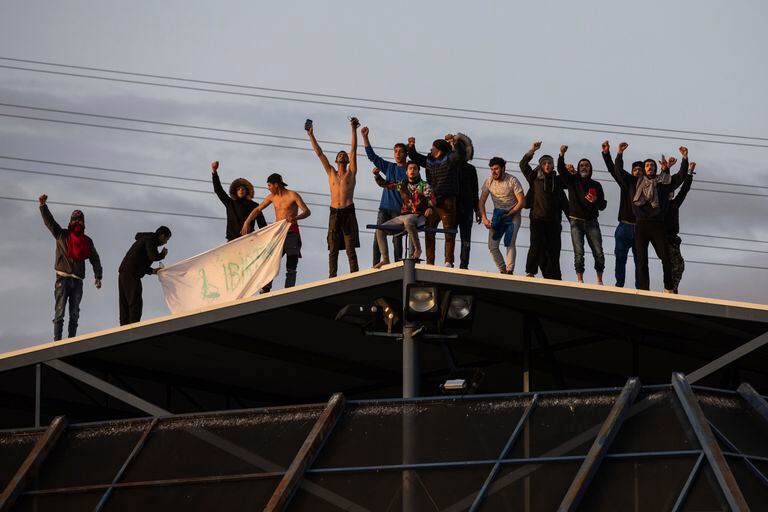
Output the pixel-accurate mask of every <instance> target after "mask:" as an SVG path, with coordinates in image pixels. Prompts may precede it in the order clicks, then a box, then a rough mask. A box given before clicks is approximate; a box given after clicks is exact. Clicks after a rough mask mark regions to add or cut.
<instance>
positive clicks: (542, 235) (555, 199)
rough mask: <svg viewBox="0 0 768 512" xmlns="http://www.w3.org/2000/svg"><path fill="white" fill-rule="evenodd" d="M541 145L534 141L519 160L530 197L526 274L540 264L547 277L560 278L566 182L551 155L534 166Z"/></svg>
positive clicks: (533, 272)
mask: <svg viewBox="0 0 768 512" xmlns="http://www.w3.org/2000/svg"><path fill="white" fill-rule="evenodd" d="M539 148H541V141H538V142H534V143H533V144H532V145H531V149H529V150H528V151H527V152H526V153H525V155H523V158H521V159H520V170H521V171H522V172H523V176H525V179H526V180H527V181H528V185H529V186H530V190H529V193H530V197H531V204H530V207H531V214H530V224H531V246H530V248H529V249H528V258H527V261H526V264H525V273H526V275H527V276H528V277H533V276H534V275H535V274H536V268H537V267H538V268H541V274H542V276H543V277H544V278H546V279H557V280H560V279H562V273H561V272H560V248H561V243H560V233H561V232H562V230H563V228H562V225H561V219H562V217H561V212H562V209H563V207H564V206H565V205H564V204H563V203H562V201H561V197H562V195H564V194H563V184H562V181H561V180H560V179H559V178H558V177H557V175H556V174H555V172H554V170H555V161H554V159H553V158H552V157H551V156H550V155H544V156H542V157H541V158H539V165H537V166H536V168H534V169H532V168H531V165H530V162H531V160H532V159H533V155H534V154H535V153H536V151H538V150H539Z"/></svg>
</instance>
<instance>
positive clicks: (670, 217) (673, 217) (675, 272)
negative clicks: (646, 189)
mask: <svg viewBox="0 0 768 512" xmlns="http://www.w3.org/2000/svg"><path fill="white" fill-rule="evenodd" d="M695 169H696V162H691V163H690V164H689V165H688V176H686V177H685V181H683V185H682V186H681V187H680V191H679V192H678V193H677V195H676V196H673V194H672V193H670V194H669V210H667V219H666V226H667V243H668V244H669V262H670V265H671V266H672V292H673V293H677V288H678V286H679V285H680V281H681V280H682V279H683V272H685V260H684V259H683V254H682V253H681V252H680V244H681V243H682V240H680V207H681V206H682V205H683V201H685V198H686V197H687V196H688V191H690V190H691V184H692V183H693V175H694V174H695V173H694V172H693V171H694V170H695Z"/></svg>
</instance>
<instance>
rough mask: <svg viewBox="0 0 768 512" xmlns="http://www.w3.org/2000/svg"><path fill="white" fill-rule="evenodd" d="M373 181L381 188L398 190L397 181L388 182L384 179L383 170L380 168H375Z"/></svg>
mask: <svg viewBox="0 0 768 512" xmlns="http://www.w3.org/2000/svg"><path fill="white" fill-rule="evenodd" d="M373 179H374V180H375V181H376V184H377V185H378V186H380V187H381V188H386V189H388V190H391V189H394V188H398V183H397V182H396V181H387V180H386V179H384V177H383V176H382V175H381V169H379V168H378V167H374V168H373Z"/></svg>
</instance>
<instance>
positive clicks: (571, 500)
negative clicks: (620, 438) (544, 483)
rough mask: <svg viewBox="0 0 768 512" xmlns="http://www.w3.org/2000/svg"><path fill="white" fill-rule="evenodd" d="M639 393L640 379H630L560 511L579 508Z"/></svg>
mask: <svg viewBox="0 0 768 512" xmlns="http://www.w3.org/2000/svg"><path fill="white" fill-rule="evenodd" d="M639 392H640V379H638V378H637V377H632V378H630V379H628V380H627V383H626V384H625V385H624V389H622V390H621V393H620V394H619V396H618V398H616V402H614V404H613V407H612V408H611V411H610V412H609V413H608V417H607V418H606V419H605V421H604V422H603V425H602V426H601V427H600V431H599V432H598V433H597V437H595V440H594V441H593V442H592V446H591V447H590V448H589V452H587V458H586V459H584V462H582V463H581V467H579V471H578V472H577V473H576V476H575V477H573V481H572V482H571V486H570V487H569V488H568V491H567V492H566V493H565V496H564V497H563V501H562V502H560V507H559V508H558V510H559V511H561V512H571V511H574V510H576V508H577V507H578V506H579V503H580V502H581V499H582V498H583V497H584V495H585V494H586V493H587V489H588V488H589V484H590V483H591V482H592V479H593V478H594V477H595V474H596V473H597V470H598V469H599V468H600V463H601V462H602V461H603V458H604V457H605V454H606V453H608V448H610V446H611V443H612V442H613V440H614V438H615V437H616V434H617V433H618V432H619V429H620V428H621V425H622V423H624V420H625V419H626V417H627V413H628V411H629V408H630V407H632V404H633V403H634V402H635V399H636V398H637V394H638V393H639Z"/></svg>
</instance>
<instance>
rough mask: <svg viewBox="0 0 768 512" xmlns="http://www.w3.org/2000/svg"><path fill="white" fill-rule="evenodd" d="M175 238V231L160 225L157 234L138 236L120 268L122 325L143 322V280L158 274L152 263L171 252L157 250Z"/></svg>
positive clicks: (119, 289)
mask: <svg viewBox="0 0 768 512" xmlns="http://www.w3.org/2000/svg"><path fill="white" fill-rule="evenodd" d="M170 238H171V230H170V229H168V228H167V227H165V226H160V227H159V228H157V229H156V230H155V232H154V233H136V241H135V242H134V243H133V245H132V246H131V248H130V249H128V252H127V253H125V257H123V261H122V262H121V263H120V268H119V269H118V272H119V276H118V279H117V284H118V295H119V297H120V325H126V324H132V323H134V322H139V321H141V310H142V307H143V305H144V303H143V301H142V298H141V292H142V289H141V278H142V277H144V276H145V275H151V274H157V269H154V268H152V263H153V262H155V261H160V260H162V259H163V258H165V256H166V255H167V254H168V249H167V248H165V247H164V248H163V250H162V251H158V250H157V248H158V247H160V246H161V245H165V244H166V243H167V242H168V240H170Z"/></svg>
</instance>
